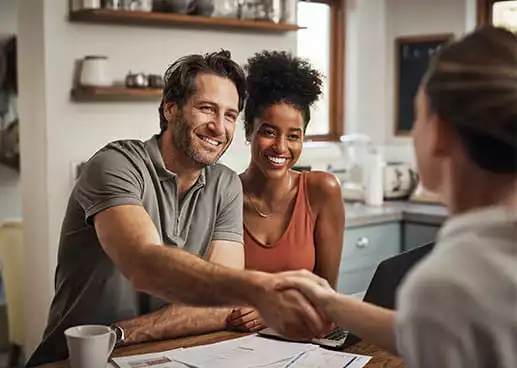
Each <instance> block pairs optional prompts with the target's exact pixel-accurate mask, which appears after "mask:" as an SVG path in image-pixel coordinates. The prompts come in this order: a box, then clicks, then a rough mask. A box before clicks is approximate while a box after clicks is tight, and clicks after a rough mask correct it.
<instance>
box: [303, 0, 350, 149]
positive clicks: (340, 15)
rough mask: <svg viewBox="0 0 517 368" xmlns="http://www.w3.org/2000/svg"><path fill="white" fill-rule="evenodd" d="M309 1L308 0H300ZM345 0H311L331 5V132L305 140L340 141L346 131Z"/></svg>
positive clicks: (329, 81)
mask: <svg viewBox="0 0 517 368" xmlns="http://www.w3.org/2000/svg"><path fill="white" fill-rule="evenodd" d="M300 1H307V0H300ZM345 1H346V0H310V2H312V3H322V4H327V5H328V6H329V7H330V25H329V26H330V32H329V33H330V45H329V46H330V47H329V50H330V55H329V61H330V65H329V76H328V83H329V132H328V134H318V135H307V136H305V141H306V142H310V141H339V137H341V136H342V135H343V132H344V131H345V121H344V116H345V114H344V111H345V38H346V35H345V32H346V28H345Z"/></svg>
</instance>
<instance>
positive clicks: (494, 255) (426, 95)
mask: <svg viewBox="0 0 517 368" xmlns="http://www.w3.org/2000/svg"><path fill="white" fill-rule="evenodd" d="M414 103H415V111H416V116H415V122H414V127H413V132H412V135H413V139H414V147H415V153H416V159H417V164H418V169H419V171H420V175H421V179H422V182H423V185H424V186H425V187H426V188H427V189H429V190H431V191H433V192H437V193H439V194H440V195H441V197H442V198H443V200H444V202H445V203H446V205H447V207H448V209H449V211H450V214H451V216H450V218H449V219H448V220H447V222H446V223H445V225H444V226H443V228H442V229H441V230H440V233H439V236H438V241H437V244H436V246H435V247H434V249H433V250H432V252H431V253H430V254H429V255H428V256H427V257H426V258H425V259H424V260H423V261H422V262H420V263H419V264H418V265H417V266H416V267H415V268H414V269H413V270H411V271H410V273H409V275H408V276H407V277H406V280H405V281H404V282H403V284H402V286H401V287H400V289H399V291H398V294H397V308H396V309H397V310H396V311H395V312H393V311H389V310H386V309H383V308H379V307H376V306H373V305H370V304H367V303H364V302H361V301H357V300H354V299H352V298H349V297H346V296H344V295H339V294H337V293H335V292H334V291H333V290H332V289H331V288H330V287H329V286H328V285H326V283H325V282H322V281H321V280H316V279H315V280H314V281H305V280H303V279H298V276H299V275H302V276H304V277H312V275H310V274H308V273H303V272H293V273H291V277H290V279H289V281H288V282H286V283H283V285H282V287H295V288H297V289H298V290H301V291H302V292H303V293H304V294H305V295H306V296H307V297H308V298H309V299H310V300H312V302H313V303H315V305H316V306H317V308H319V310H320V312H321V313H323V314H324V315H326V316H327V317H328V318H329V319H331V320H332V321H334V322H336V323H337V324H339V325H340V326H342V327H345V328H348V329H350V331H352V332H353V333H355V334H357V335H359V336H361V337H363V338H364V339H366V340H368V341H369V342H372V343H375V344H377V345H379V346H381V347H384V348H387V349H389V350H391V351H392V352H398V353H399V354H400V355H401V356H402V357H403V358H404V362H405V366H406V367H410V368H411V367H420V368H438V367H440V368H482V367H483V368H488V367H490V368H515V367H517V37H516V35H515V34H513V33H511V32H509V31H507V30H504V29H502V28H495V27H492V26H487V27H484V28H480V29H478V30H476V31H474V32H473V33H471V34H469V35H467V36H466V37H464V38H462V39H460V40H458V41H457V42H454V43H452V44H450V45H448V46H446V47H444V48H443V49H442V50H441V51H440V52H439V53H438V54H437V56H436V57H435V59H434V60H433V61H432V63H431V65H430V67H429V69H428V71H427V73H426V74H425V76H424V78H423V80H422V83H421V87H420V90H419V91H418V94H417V96H416V97H415V101H414Z"/></svg>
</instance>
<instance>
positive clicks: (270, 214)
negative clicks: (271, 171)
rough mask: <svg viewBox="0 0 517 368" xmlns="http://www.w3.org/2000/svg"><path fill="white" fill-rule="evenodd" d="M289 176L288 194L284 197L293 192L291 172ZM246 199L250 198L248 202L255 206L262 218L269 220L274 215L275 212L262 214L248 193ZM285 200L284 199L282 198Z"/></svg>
mask: <svg viewBox="0 0 517 368" xmlns="http://www.w3.org/2000/svg"><path fill="white" fill-rule="evenodd" d="M287 175H289V183H288V184H287V188H288V189H287V192H286V194H285V195H284V197H285V196H286V195H287V194H288V193H289V191H290V190H291V174H289V172H287ZM246 197H247V198H248V201H249V202H250V203H251V205H252V206H253V208H254V209H255V212H257V214H258V215H259V216H260V217H262V218H268V217H270V216H272V215H273V211H271V212H270V213H267V214H266V213H264V212H262V211H261V210H259V209H258V207H257V206H256V205H255V203H253V201H252V199H251V197H250V196H249V195H248V194H247V193H246ZM282 199H283V198H282Z"/></svg>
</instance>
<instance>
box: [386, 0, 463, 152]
mask: <svg viewBox="0 0 517 368" xmlns="http://www.w3.org/2000/svg"><path fill="white" fill-rule="evenodd" d="M389 1H390V6H388V7H386V35H387V42H388V44H387V48H386V55H387V57H386V67H385V71H386V72H385V73H386V74H385V75H386V82H387V83H386V87H387V88H386V102H387V103H386V117H387V125H386V130H385V141H386V142H387V143H403V144H404V143H407V138H395V136H394V134H393V125H394V119H395V109H394V101H395V95H394V93H395V89H394V83H395V39H396V38H397V37H401V36H413V35H433V34H444V33H452V34H454V35H455V37H456V38H457V37H460V36H462V35H463V34H464V33H465V28H466V10H465V0H434V1H432V2H431V1H426V0H389ZM421 15H424V16H421ZM437 20H439V21H437ZM398 141H399V142H398Z"/></svg>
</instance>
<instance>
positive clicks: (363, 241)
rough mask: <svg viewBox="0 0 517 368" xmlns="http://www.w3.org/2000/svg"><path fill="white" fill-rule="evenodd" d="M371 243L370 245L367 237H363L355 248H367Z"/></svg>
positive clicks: (358, 240)
mask: <svg viewBox="0 0 517 368" xmlns="http://www.w3.org/2000/svg"><path fill="white" fill-rule="evenodd" d="M369 243H370V239H368V238H367V237H366V236H361V237H360V238H359V239H357V242H356V243H355V246H356V247H357V248H366V247H367V246H368V244H369Z"/></svg>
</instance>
